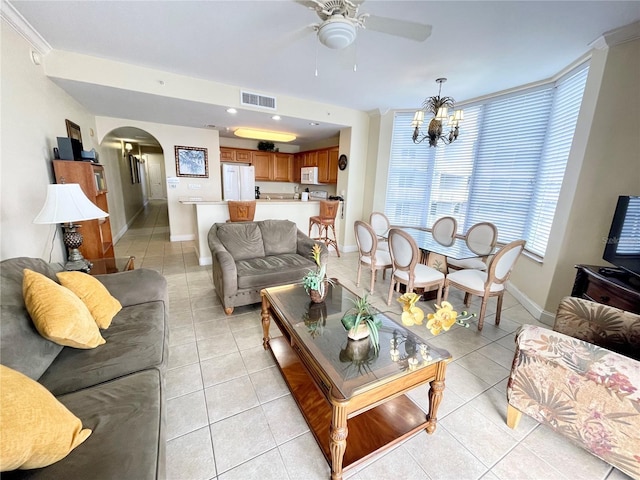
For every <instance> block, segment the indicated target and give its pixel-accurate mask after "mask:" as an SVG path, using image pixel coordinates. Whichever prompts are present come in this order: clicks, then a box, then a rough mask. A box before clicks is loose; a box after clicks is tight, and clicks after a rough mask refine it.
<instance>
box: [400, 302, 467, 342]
mask: <svg viewBox="0 0 640 480" xmlns="http://www.w3.org/2000/svg"><path fill="white" fill-rule="evenodd" d="M419 299H420V295H418V294H416V293H413V292H410V293H405V294H404V295H402V296H401V297H400V298H398V302H400V303H401V304H402V316H401V319H402V324H403V325H406V326H407V327H411V326H413V325H422V321H423V320H424V312H423V311H422V310H421V309H420V308H419V307H416V302H417V301H418V300H419ZM435 307H436V311H435V313H428V314H427V328H428V329H429V330H431V334H432V335H438V334H439V333H440V332H442V331H443V330H444V331H445V332H446V331H447V330H449V329H450V328H451V327H452V326H453V324H454V323H457V324H458V325H461V326H463V327H465V328H468V327H469V324H468V323H467V322H465V320H469V319H470V318H473V317H475V316H476V314H475V313H469V312H466V311H465V312H462V313H460V315H458V312H456V311H455V310H454V309H453V305H451V304H450V303H449V302H447V301H443V302H441V303H440V305H436V306H435Z"/></svg>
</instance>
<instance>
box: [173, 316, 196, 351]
mask: <svg viewBox="0 0 640 480" xmlns="http://www.w3.org/2000/svg"><path fill="white" fill-rule="evenodd" d="M195 341H196V333H195V331H194V329H193V325H185V326H182V327H175V328H173V327H172V326H171V321H169V345H170V346H172V347H173V346H176V345H184V344H185V343H195Z"/></svg>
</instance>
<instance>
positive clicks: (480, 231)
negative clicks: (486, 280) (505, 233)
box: [447, 222, 498, 270]
mask: <svg viewBox="0 0 640 480" xmlns="http://www.w3.org/2000/svg"><path fill="white" fill-rule="evenodd" d="M464 241H465V242H466V244H467V247H469V250H471V251H472V252H473V253H475V254H476V255H478V256H477V257H473V258H465V259H462V260H455V259H453V258H451V259H447V266H448V267H449V268H452V269H454V270H462V269H463V268H475V269H476V270H486V269H487V260H488V259H489V255H490V254H491V252H493V249H494V248H495V247H496V242H497V241H498V229H497V228H496V226H495V225H494V224H493V223H490V222H480V223H476V224H475V225H473V226H472V227H471V228H469V230H467V234H466V235H465V237H464Z"/></svg>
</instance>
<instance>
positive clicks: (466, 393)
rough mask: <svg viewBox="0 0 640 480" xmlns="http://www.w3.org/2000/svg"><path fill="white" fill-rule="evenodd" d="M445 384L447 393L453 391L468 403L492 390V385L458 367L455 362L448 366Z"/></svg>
mask: <svg viewBox="0 0 640 480" xmlns="http://www.w3.org/2000/svg"><path fill="white" fill-rule="evenodd" d="M445 384H446V387H445V388H446V390H447V391H449V390H450V391H452V392H453V393H455V394H456V395H457V396H458V397H460V398H462V400H463V401H465V402H468V401H469V400H471V399H472V398H474V397H477V396H478V395H480V394H481V393H482V392H484V391H485V390H487V389H489V388H491V385H489V384H488V383H487V382H485V381H484V380H482V379H480V378H478V377H477V376H476V375H474V374H473V373H471V372H470V371H468V370H466V369H464V368H462V367H461V366H459V365H457V364H456V363H455V362H454V363H450V364H449V365H448V366H447V374H446V380H445Z"/></svg>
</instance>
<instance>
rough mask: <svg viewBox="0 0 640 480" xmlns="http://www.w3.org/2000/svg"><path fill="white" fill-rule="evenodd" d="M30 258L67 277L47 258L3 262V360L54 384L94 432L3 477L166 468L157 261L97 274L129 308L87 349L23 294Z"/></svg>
mask: <svg viewBox="0 0 640 480" xmlns="http://www.w3.org/2000/svg"><path fill="white" fill-rule="evenodd" d="M24 268H29V269H31V270H34V271H36V272H39V273H42V274H44V275H46V276H47V277H49V278H51V279H52V280H54V281H57V279H56V276H55V273H56V269H55V268H53V267H52V266H51V265H49V264H47V263H46V262H44V261H43V260H40V259H36V258H25V257H22V258H13V259H9V260H4V261H3V262H0V277H1V283H0V288H1V292H2V295H1V302H0V306H1V309H2V310H1V311H2V314H1V316H0V363H2V364H3V365H5V366H7V367H10V368H13V369H14V370H18V371H20V372H22V373H23V374H25V375H27V376H28V377H30V378H32V379H34V380H37V381H38V382H39V383H40V384H42V385H44V386H45V387H46V388H47V389H48V390H49V391H50V392H51V393H53V394H54V395H55V396H56V398H57V399H58V400H60V402H62V403H63V404H64V405H65V406H66V407H67V408H68V409H69V410H70V411H71V412H72V413H73V414H74V415H76V416H77V417H78V418H80V420H81V421H82V424H83V426H84V427H85V428H90V429H91V430H93V432H92V434H91V435H90V436H89V438H87V440H86V441H85V442H84V443H82V444H81V445H79V446H78V447H77V448H75V449H74V450H73V451H72V452H71V453H70V454H69V455H68V456H67V457H65V458H64V459H62V460H60V461H59V462H56V463H54V464H52V465H50V466H48V467H45V468H40V469H33V470H15V471H13V472H4V473H2V478H3V480H4V479H14V478H21V479H22V478H30V479H47V480H50V479H70V478H78V479H80V478H87V479H88V478H91V479H104V480H107V479H109V480H112V479H116V478H118V479H129V478H131V479H133V478H135V479H136V480H140V479H157V478H165V449H166V439H165V434H164V429H165V428H164V423H165V420H164V416H165V412H164V411H165V400H164V395H165V394H164V389H165V387H164V382H165V380H164V371H165V369H166V363H167V354H168V324H167V323H168V297H167V284H166V280H165V279H164V277H163V276H162V275H160V274H159V273H157V272H155V271H153V270H147V269H139V270H133V271H128V272H121V273H114V274H110V275H97V276H96V278H98V279H99V280H100V281H101V282H102V283H103V284H104V285H105V286H106V287H107V289H108V290H109V292H110V293H111V295H113V296H114V297H116V298H117V299H118V300H119V301H120V303H121V304H122V306H123V308H122V310H121V311H120V312H119V313H118V314H117V315H116V316H115V317H114V319H113V322H112V323H111V326H110V327H109V328H108V329H107V330H103V331H102V332H101V333H102V336H103V337H104V339H105V340H106V342H107V343H106V344H104V345H100V346H99V347H97V348H94V349H90V350H82V349H75V348H71V347H63V346H60V345H58V344H56V343H53V342H51V341H49V340H47V339H45V338H43V337H41V336H40V335H39V334H38V332H37V331H36V329H35V327H34V326H33V322H32V321H31V318H30V317H29V314H28V313H27V310H26V307H25V305H24V301H23V296H22V277H23V273H22V272H23V269H24Z"/></svg>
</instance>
